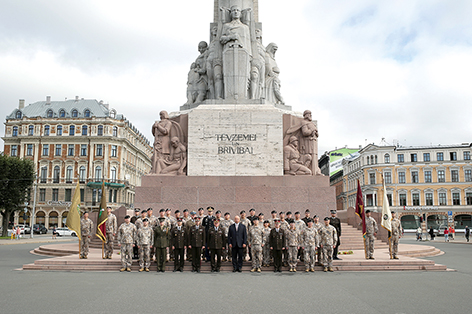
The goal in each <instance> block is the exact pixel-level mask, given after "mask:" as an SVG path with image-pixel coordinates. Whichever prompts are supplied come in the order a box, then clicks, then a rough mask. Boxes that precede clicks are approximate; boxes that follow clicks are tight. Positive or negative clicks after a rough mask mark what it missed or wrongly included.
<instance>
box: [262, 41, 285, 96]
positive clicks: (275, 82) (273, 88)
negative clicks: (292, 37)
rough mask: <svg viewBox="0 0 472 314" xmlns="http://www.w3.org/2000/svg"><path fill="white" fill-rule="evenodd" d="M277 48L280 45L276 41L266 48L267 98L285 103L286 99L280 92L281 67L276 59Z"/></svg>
mask: <svg viewBox="0 0 472 314" xmlns="http://www.w3.org/2000/svg"><path fill="white" fill-rule="evenodd" d="M277 49H279V47H278V46H277V45H276V44H274V43H270V44H269V45H267V48H266V71H267V76H266V93H267V95H266V99H267V100H269V101H270V102H273V103H274V104H277V103H280V104H283V103H284V100H283V98H282V94H281V93H280V80H279V74H280V69H279V67H278V66H277V62H276V61H275V53H276V52H277Z"/></svg>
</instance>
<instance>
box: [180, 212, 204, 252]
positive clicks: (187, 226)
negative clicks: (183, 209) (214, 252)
mask: <svg viewBox="0 0 472 314" xmlns="http://www.w3.org/2000/svg"><path fill="white" fill-rule="evenodd" d="M196 215H197V212H195V211H192V212H190V217H189V219H188V220H187V221H185V219H183V220H182V224H183V225H184V226H185V229H187V234H189V232H190V229H191V228H192V227H193V226H195V220H196ZM198 218H199V219H200V217H198ZM192 256H193V250H191V249H190V248H189V247H188V246H187V261H192Z"/></svg>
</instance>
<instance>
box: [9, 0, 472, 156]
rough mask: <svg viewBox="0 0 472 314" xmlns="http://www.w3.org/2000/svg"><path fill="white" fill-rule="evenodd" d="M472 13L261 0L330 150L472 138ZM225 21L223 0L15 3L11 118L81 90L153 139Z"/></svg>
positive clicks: (428, 4) (292, 86)
mask: <svg viewBox="0 0 472 314" xmlns="http://www.w3.org/2000/svg"><path fill="white" fill-rule="evenodd" d="M471 16H472V1H469V0H454V1H450V0H428V1H426V0H405V1H403V0H395V1H378V0H356V1H352V0H330V1H327V0H324V1H321V0H296V1H289V2H287V1H284V0H259V21H260V22H262V25H263V43H264V45H268V44H269V43H271V42H274V43H276V44H277V45H278V47H279V50H278V51H277V54H276V60H277V63H278V66H279V68H280V70H281V73H280V76H279V78H280V80H281V84H282V87H281V92H282V94H283V97H284V99H285V102H286V104H287V105H289V106H292V109H293V110H294V111H298V112H303V111H304V110H306V109H310V110H311V111H312V113H313V119H314V120H317V121H318V128H319V154H320V155H321V154H323V153H324V152H325V151H330V150H333V149H335V148H341V147H345V146H347V147H350V148H357V147H359V145H361V146H365V145H367V144H369V143H375V144H380V143H381V140H382V138H385V141H386V142H387V143H389V144H394V143H398V144H400V145H403V146H416V145H438V144H442V145H444V144H456V143H464V142H472V136H471V135H472V123H471V117H472V86H471V85H472V19H471V18H470V17H471ZM212 21H213V0H179V1H155V0H154V1H151V0H148V1H144V0H134V1H121V0H118V1H117V0H114V1H108V0H100V1H94V0H81V1H69V0H34V1H33V0H24V1H17V0H1V1H0V117H2V120H3V121H5V117H6V116H7V115H9V114H10V113H11V112H12V111H13V110H14V109H15V108H17V106H18V100H19V99H25V102H26V104H30V103H34V102H36V101H41V100H45V99H46V96H51V99H52V100H53V101H54V100H64V99H66V98H67V99H72V98H74V97H75V96H79V97H80V98H86V99H97V100H103V101H104V102H105V103H108V104H110V107H111V108H115V109H116V110H117V112H119V113H123V114H124V115H125V116H126V118H127V119H129V120H130V121H131V123H133V125H135V126H136V127H137V128H138V129H139V130H140V131H141V132H142V133H143V134H144V135H145V136H146V137H147V138H148V139H149V140H152V134H151V126H152V124H153V122H154V121H155V120H159V112H160V111H161V110H167V111H168V112H175V111H178V110H179V108H180V106H181V105H183V104H184V103H185V102H186V82H187V73H188V70H189V68H190V65H191V63H192V62H193V61H194V60H195V59H196V58H197V56H198V54H199V53H198V51H197V45H198V43H199V42H200V41H201V40H205V41H208V39H209V31H210V23H211V22H212ZM4 132H5V130H4V127H3V128H2V129H1V131H0V135H1V136H4ZM2 148H3V142H2V143H1V144H0V150H3V149H2Z"/></svg>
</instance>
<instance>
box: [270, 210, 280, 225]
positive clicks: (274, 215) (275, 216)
mask: <svg viewBox="0 0 472 314" xmlns="http://www.w3.org/2000/svg"><path fill="white" fill-rule="evenodd" d="M270 215H271V217H270V218H269V227H270V229H272V228H274V227H275V220H276V219H278V218H277V212H276V211H275V210H273V211H271V212H270Z"/></svg>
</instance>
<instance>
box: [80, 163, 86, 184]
mask: <svg viewBox="0 0 472 314" xmlns="http://www.w3.org/2000/svg"><path fill="white" fill-rule="evenodd" d="M79 180H80V182H82V183H83V182H85V167H84V166H80V168H79Z"/></svg>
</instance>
